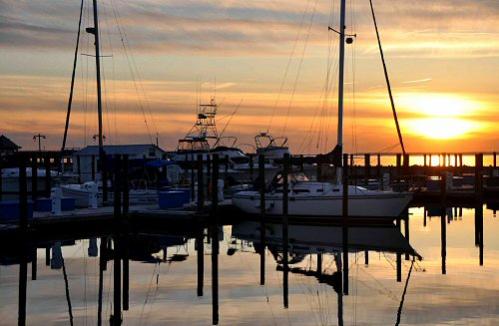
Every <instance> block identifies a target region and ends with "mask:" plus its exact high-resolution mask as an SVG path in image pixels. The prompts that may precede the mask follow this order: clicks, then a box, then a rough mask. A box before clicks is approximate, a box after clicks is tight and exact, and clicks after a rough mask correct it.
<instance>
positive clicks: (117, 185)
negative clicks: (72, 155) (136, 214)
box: [101, 155, 123, 326]
mask: <svg viewBox="0 0 499 326" xmlns="http://www.w3.org/2000/svg"><path fill="white" fill-rule="evenodd" d="M121 169H122V158H121V155H117V156H115V157H114V182H113V185H114V223H115V226H114V227H115V235H114V239H113V240H114V241H113V247H114V248H113V249H114V250H113V255H114V257H113V260H114V268H113V301H114V306H113V308H114V312H113V315H112V316H111V323H110V324H111V325H112V326H117V325H121V300H122V298H121V268H122V267H121V257H120V255H121V245H120V235H119V233H120V226H121V222H122V221H121V218H122V201H121V191H122V183H123V182H122V181H123V180H122V177H123V171H122V170H121ZM101 171H102V172H103V170H102V168H101Z"/></svg>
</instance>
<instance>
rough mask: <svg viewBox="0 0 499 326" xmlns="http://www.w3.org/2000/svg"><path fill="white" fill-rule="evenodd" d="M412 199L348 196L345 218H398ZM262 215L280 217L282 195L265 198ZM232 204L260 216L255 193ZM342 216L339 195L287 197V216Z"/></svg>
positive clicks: (398, 195) (245, 194) (389, 195)
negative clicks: (346, 216) (347, 216)
mask: <svg viewBox="0 0 499 326" xmlns="http://www.w3.org/2000/svg"><path fill="white" fill-rule="evenodd" d="M411 200H412V194H410V193H380V194H370V195H349V196H348V215H349V216H352V217H398V216H400V214H401V213H402V212H403V211H404V209H406V208H407V207H408V205H409V203H410V202H411ZM265 202H266V203H265V214H266V215H282V196H280V195H279V196H278V195H266V196H265ZM232 203H233V204H234V205H235V206H236V207H238V208H239V209H240V210H242V211H243V212H245V213H248V214H260V197H259V194H258V192H256V191H253V192H242V193H237V194H235V195H234V197H233V198H232ZM342 214H343V198H342V197H341V196H327V195H324V196H316V197H310V196H307V197H299V196H296V197H293V196H290V197H289V201H288V215H290V216H301V217H303V216H309V217H339V216H342Z"/></svg>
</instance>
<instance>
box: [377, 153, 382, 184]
mask: <svg viewBox="0 0 499 326" xmlns="http://www.w3.org/2000/svg"><path fill="white" fill-rule="evenodd" d="M376 156H377V162H376V175H377V176H378V179H379V178H381V177H382V175H381V154H377V155H376Z"/></svg>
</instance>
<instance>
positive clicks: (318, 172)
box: [316, 161, 322, 181]
mask: <svg viewBox="0 0 499 326" xmlns="http://www.w3.org/2000/svg"><path fill="white" fill-rule="evenodd" d="M316 179H317V181H321V180H322V162H321V161H319V162H317V170H316Z"/></svg>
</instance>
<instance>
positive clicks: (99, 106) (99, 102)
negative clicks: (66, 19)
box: [93, 0, 104, 162]
mask: <svg viewBox="0 0 499 326" xmlns="http://www.w3.org/2000/svg"><path fill="white" fill-rule="evenodd" d="M93 8H94V36H95V66H96V74H97V115H98V122H99V158H100V160H101V162H104V160H103V156H104V142H103V139H102V91H101V80H100V43H99V17H98V14H97V0H93Z"/></svg>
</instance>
